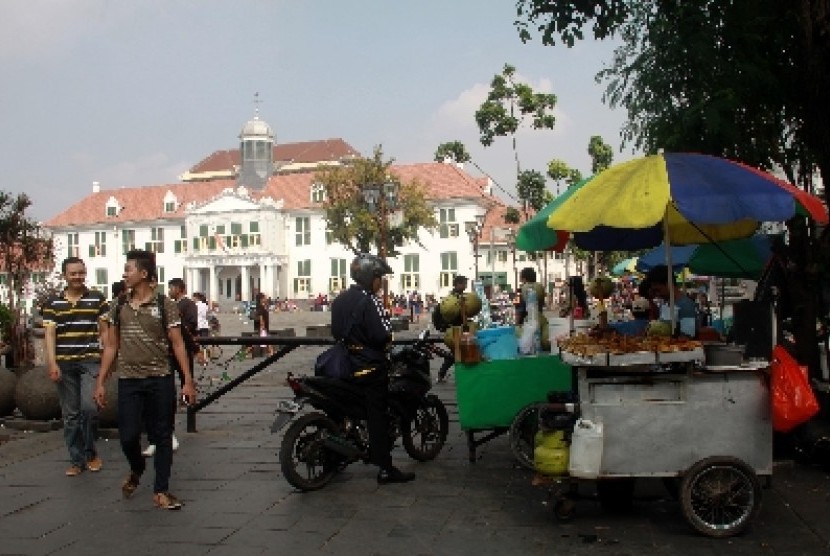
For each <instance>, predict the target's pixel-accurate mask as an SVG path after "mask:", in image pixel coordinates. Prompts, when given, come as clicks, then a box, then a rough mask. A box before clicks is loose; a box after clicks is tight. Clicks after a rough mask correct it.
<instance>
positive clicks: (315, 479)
mask: <svg viewBox="0 0 830 556" xmlns="http://www.w3.org/2000/svg"><path fill="white" fill-rule="evenodd" d="M329 434H337V425H336V424H335V423H334V421H332V420H331V419H329V418H328V417H326V416H325V415H324V414H322V413H309V414H308V415H303V416H302V417H300V418H299V419H297V420H296V421H294V422H293V423H292V424H291V426H290V427H288V430H286V431H285V436H283V438H282V443H281V444H280V468H281V469H282V474H283V476H284V477H285V480H286V481H288V483H289V484H290V485H291V486H293V487H294V488H296V489H299V490H302V491H310V490H318V489H321V488H323V487H324V486H326V485H327V484H328V483H329V481H331V479H332V477H334V475H335V473H336V472H337V457H336V454H334V453H332V452H331V451H329V450H327V449H326V448H325V447H324V446H323V441H324V440H325V438H326V436H327V435H329Z"/></svg>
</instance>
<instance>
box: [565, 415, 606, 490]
mask: <svg viewBox="0 0 830 556" xmlns="http://www.w3.org/2000/svg"><path fill="white" fill-rule="evenodd" d="M602 442H603V432H602V423H594V422H593V421H589V420H587V419H580V420H578V421H577V422H576V425H575V426H574V433H573V436H572V437H571V451H570V452H571V453H570V462H569V463H568V473H570V475H571V476H573V477H578V478H580V479H596V478H597V477H599V472H600V467H601V466H602Z"/></svg>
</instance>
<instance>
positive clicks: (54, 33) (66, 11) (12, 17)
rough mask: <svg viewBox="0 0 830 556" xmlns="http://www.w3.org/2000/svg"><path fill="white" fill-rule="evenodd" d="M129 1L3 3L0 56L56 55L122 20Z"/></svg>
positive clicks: (29, 58) (28, 58) (30, 0)
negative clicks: (91, 34) (101, 25)
mask: <svg viewBox="0 0 830 556" xmlns="http://www.w3.org/2000/svg"><path fill="white" fill-rule="evenodd" d="M134 11H135V8H134V6H133V3H132V2H111V1H109V0H72V1H65V0H61V1H58V2H55V1H50V0H28V1H25V2H23V1H6V2H3V8H2V17H0V59H12V60H16V61H24V62H25V61H32V60H38V59H44V58H47V59H48V58H60V57H63V56H65V55H67V54H68V53H70V52H71V51H72V47H73V46H74V45H75V43H77V42H78V41H79V40H81V39H82V38H83V37H84V35H85V34H87V33H92V32H95V28H96V27H98V26H99V25H100V24H101V22H102V20H109V21H107V25H108V26H109V25H112V24H113V23H115V24H118V22H119V21H123V20H126V19H128V18H129V17H130V15H131V14H132V13H133V12H134Z"/></svg>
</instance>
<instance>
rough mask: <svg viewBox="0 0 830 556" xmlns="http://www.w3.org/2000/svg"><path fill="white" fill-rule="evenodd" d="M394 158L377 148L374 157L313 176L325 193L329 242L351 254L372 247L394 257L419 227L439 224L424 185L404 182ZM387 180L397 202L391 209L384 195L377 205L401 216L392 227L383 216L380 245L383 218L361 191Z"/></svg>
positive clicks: (427, 227)
mask: <svg viewBox="0 0 830 556" xmlns="http://www.w3.org/2000/svg"><path fill="white" fill-rule="evenodd" d="M393 162H394V160H393V159H390V160H386V161H384V160H383V151H382V149H381V147H380V146H378V147H376V148H375V150H374V154H373V156H372V158H359V159H357V160H355V161H354V162H353V163H352V164H349V165H348V166H339V167H334V168H329V169H326V170H324V171H322V172H319V173H317V174H316V176H315V180H316V182H317V183H320V184H322V185H323V187H324V188H325V191H326V200H325V201H324V202H323V210H324V211H325V218H326V223H327V227H328V230H329V231H330V233H331V235H332V238H333V240H334V241H336V242H338V243H340V244H342V245H344V246H346V247H347V248H349V249H350V250H351V251H352V252H354V253H361V252H370V251H374V252H377V253H385V254H386V256H388V257H395V256H397V255H398V254H399V253H398V251H397V248H398V247H400V246H401V245H403V244H404V243H406V242H408V241H414V242H417V241H418V231H419V230H421V229H424V228H425V229H428V230H433V229H435V227H436V226H437V224H438V223H437V221H436V219H435V211H434V210H433V208H432V207H431V206H430V205H429V203H428V202H427V200H426V193H425V190H426V188H425V184H422V183H420V182H418V181H417V180H416V181H413V182H409V183H402V182H401V181H400V179H399V178H398V177H397V176H396V175H395V174H394V171H392V168H391V166H392V163H393ZM385 183H390V184H394V185H395V186H397V202H396V207H391V206H389V205H388V204H386V203H387V200H386V199H385V197H382V198H381V200H380V201H379V204H378V207H379V209H380V212H382V211H383V210H386V212H387V215H388V216H391V215H392V213H393V212H395V211H394V210H393V208H395V209H396V210H397V211H399V213H400V215H401V218H400V222H398V223H396V225H389V224H388V223H389V221H391V220H392V218H387V226H386V228H387V233H386V242H385V245H384V244H383V241H382V237H381V236H382V233H381V227H382V219H381V217H380V214H379V213H378V212H373V211H372V210H371V209H370V208H369V207H368V206H367V204H366V202H365V200H364V197H363V190H364V188H365V187H366V186H367V185H370V184H385Z"/></svg>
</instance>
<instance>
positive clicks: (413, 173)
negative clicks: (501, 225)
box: [46, 162, 503, 227]
mask: <svg viewBox="0 0 830 556" xmlns="http://www.w3.org/2000/svg"><path fill="white" fill-rule="evenodd" d="M390 172H391V173H393V174H394V175H396V176H397V177H398V178H399V179H400V180H401V181H402V182H404V183H409V182H412V181H417V182H419V183H420V184H422V186H423V187H424V188H425V189H426V197H427V198H428V199H432V200H444V199H460V198H464V199H470V200H479V201H480V202H483V204H484V205H485V206H488V207H489V206H496V205H499V204H500V201H498V200H497V199H495V198H494V197H492V196H491V195H488V194H487V193H486V192H485V191H484V189H483V187H484V186H486V180H485V181H482V180H481V179H478V178H473V177H471V176H470V175H468V174H467V173H466V172H464V171H463V170H461V169H459V168H457V167H456V166H454V165H452V164H443V163H439V162H429V163H423V164H408V165H400V166H392V167H391V168H390ZM314 181H315V174H314V172H298V173H293V174H279V175H275V176H271V178H270V179H269V180H268V184H267V185H266V187H265V189H264V190H263V191H262V192H258V191H251V197H252V198H254V199H259V198H261V197H271V198H273V199H274V200H279V199H282V200H283V207H284V208H286V209H303V208H318V207H319V204H316V203H312V201H311V185H312V183H314ZM235 185H236V184H235V181H234V180H214V181H202V182H184V183H176V184H167V185H153V186H144V187H128V188H121V189H110V190H102V191H100V192H98V193H92V194H91V195H89V196H88V197H86V198H84V199H82V200H81V201H79V202H77V203H75V204H74V205H72V206H71V207H69V208H68V209H67V210H65V211H64V212H62V213H60V214H58V215H57V216H55V217H54V218H52V219H51V220H49V221H48V222H46V226H47V227H65V226H85V225H91V224H97V223H104V224H116V223H126V222H141V221H151V220H160V219H169V218H177V217H178V218H183V217H184V215H185V210H186V208H187V205H188V204H189V203H190V202H196V203H204V202H206V201H209V200H210V199H212V198H213V197H215V196H216V195H218V194H219V193H221V192H222V190H224V189H225V188H233V187H235ZM168 191H170V192H172V193H173V194H174V195H175V196H176V199H177V201H178V203H179V205H178V208H177V210H176V211H175V212H174V213H165V212H164V211H163V209H164V197H165V195H166V194H167V192H168ZM110 197H115V199H116V200H117V201H118V204H119V206H121V207H123V210H121V211H120V213H119V214H118V216H114V217H108V216H106V205H107V201H108V200H109V198H110ZM502 221H503V220H502Z"/></svg>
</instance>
